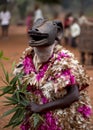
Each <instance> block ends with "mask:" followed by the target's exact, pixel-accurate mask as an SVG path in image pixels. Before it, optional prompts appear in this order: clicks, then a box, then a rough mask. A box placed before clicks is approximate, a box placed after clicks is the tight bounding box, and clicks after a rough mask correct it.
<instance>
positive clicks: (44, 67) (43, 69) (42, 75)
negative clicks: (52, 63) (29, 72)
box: [36, 64, 48, 81]
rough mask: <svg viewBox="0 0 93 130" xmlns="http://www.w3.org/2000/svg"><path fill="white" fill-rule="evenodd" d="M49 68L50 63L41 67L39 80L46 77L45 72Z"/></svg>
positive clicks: (37, 77)
mask: <svg viewBox="0 0 93 130" xmlns="http://www.w3.org/2000/svg"><path fill="white" fill-rule="evenodd" d="M47 69H48V64H45V65H43V67H42V68H41V69H40V71H39V73H38V74H37V76H36V79H37V81H39V80H40V79H41V78H43V77H44V74H45V72H46V71H47Z"/></svg>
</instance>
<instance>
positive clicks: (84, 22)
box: [78, 16, 93, 25]
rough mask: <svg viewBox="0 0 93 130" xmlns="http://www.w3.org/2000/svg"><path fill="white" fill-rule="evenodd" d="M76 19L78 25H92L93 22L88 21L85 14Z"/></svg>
mask: <svg viewBox="0 0 93 130" xmlns="http://www.w3.org/2000/svg"><path fill="white" fill-rule="evenodd" d="M78 21H79V24H80V25H82V24H87V25H93V22H90V21H88V19H87V18H86V17H85V16H81V17H80V18H79V20H78Z"/></svg>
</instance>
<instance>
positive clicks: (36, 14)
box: [34, 4, 43, 22]
mask: <svg viewBox="0 0 93 130" xmlns="http://www.w3.org/2000/svg"><path fill="white" fill-rule="evenodd" d="M37 19H43V13H42V10H41V9H40V7H39V5H38V4H36V5H35V11H34V22H36V21H37Z"/></svg>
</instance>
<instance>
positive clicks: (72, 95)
mask: <svg viewBox="0 0 93 130" xmlns="http://www.w3.org/2000/svg"><path fill="white" fill-rule="evenodd" d="M77 100H79V90H78V86H77V85H74V86H71V87H69V88H68V89H67V94H66V95H65V96H64V97H63V98H60V99H57V100H55V101H52V102H49V103H46V104H43V105H38V104H36V103H31V104H30V106H29V108H30V110H31V111H32V112H37V113H42V112H46V111H50V110H54V109H60V108H61V109H64V108H67V107H69V106H70V105H71V104H72V103H73V102H75V101H77Z"/></svg>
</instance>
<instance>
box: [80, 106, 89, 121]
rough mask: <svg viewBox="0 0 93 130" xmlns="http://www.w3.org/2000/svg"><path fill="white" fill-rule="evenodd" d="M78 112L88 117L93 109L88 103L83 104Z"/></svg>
mask: <svg viewBox="0 0 93 130" xmlns="http://www.w3.org/2000/svg"><path fill="white" fill-rule="evenodd" d="M78 112H80V113H81V114H82V115H83V116H84V117H85V118H88V117H89V116H90V115H91V114H92V109H91V108H90V107H89V106H87V105H83V106H81V107H79V108H78Z"/></svg>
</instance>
